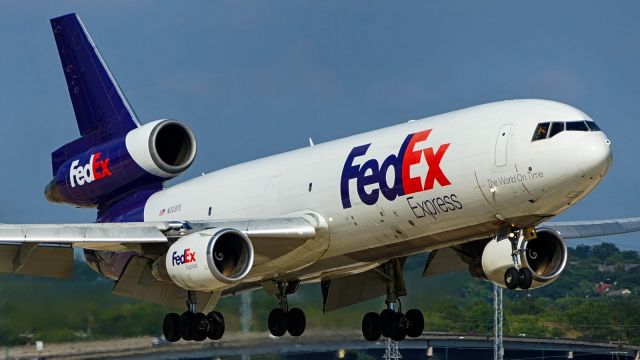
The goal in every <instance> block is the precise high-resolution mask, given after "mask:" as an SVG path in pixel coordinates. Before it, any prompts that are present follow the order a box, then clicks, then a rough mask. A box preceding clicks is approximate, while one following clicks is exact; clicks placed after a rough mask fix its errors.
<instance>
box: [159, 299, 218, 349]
mask: <svg viewBox="0 0 640 360" xmlns="http://www.w3.org/2000/svg"><path fill="white" fill-rule="evenodd" d="M187 308H188V309H187V311H185V312H184V313H182V315H178V314H176V313H170V314H167V315H166V316H165V317H164V321H163V322H162V333H163V334H164V338H165V339H167V341H170V342H176V341H178V340H180V339H184V340H194V341H203V340H205V339H206V338H207V337H208V338H209V339H211V340H219V339H221V338H222V335H224V330H225V324H224V317H223V316H222V314H221V313H219V312H217V311H212V312H210V313H209V314H207V315H205V314H203V313H198V312H196V293H195V291H191V290H189V291H187Z"/></svg>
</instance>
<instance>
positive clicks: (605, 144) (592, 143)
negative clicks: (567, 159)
mask: <svg viewBox="0 0 640 360" xmlns="http://www.w3.org/2000/svg"><path fill="white" fill-rule="evenodd" d="M573 153H574V159H575V161H576V165H577V166H578V168H579V171H580V172H581V174H580V175H582V176H589V177H599V178H602V177H604V175H605V174H606V173H607V171H608V170H609V166H611V158H612V155H611V141H609V139H608V138H607V137H606V136H605V135H604V134H603V133H602V132H590V133H587V134H585V136H584V137H581V138H580V139H578V140H577V141H576V142H575V143H574V148H573Z"/></svg>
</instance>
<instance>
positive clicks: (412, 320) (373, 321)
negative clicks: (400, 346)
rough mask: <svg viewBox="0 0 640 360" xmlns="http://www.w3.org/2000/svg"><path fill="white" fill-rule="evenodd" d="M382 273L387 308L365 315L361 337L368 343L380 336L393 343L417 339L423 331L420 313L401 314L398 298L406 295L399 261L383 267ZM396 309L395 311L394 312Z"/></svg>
mask: <svg viewBox="0 0 640 360" xmlns="http://www.w3.org/2000/svg"><path fill="white" fill-rule="evenodd" d="M382 268H383V272H384V275H385V277H386V278H387V298H386V300H385V303H386V304H387V308H386V309H384V310H382V312H381V313H380V314H378V313H375V312H370V313H367V314H366V315H365V316H364V317H363V318H362V335H363V336H364V338H365V339H366V340H368V341H377V340H378V339H380V337H381V336H384V337H387V338H390V339H391V340H394V341H401V340H404V339H405V338H406V337H407V336H409V337H418V336H420V335H422V332H423V330H424V317H423V315H422V312H421V311H420V310H417V309H411V310H409V311H407V313H406V314H403V313H402V307H401V305H402V304H401V302H400V299H399V297H400V296H405V295H407V291H406V288H405V286H404V279H403V277H402V266H401V264H400V259H394V260H391V261H390V262H388V263H386V264H384V265H383V267H382ZM396 308H397V310H396Z"/></svg>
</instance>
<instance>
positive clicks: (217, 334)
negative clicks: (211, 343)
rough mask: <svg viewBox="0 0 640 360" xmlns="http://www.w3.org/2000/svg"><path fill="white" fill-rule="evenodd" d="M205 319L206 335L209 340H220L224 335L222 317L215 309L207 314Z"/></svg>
mask: <svg viewBox="0 0 640 360" xmlns="http://www.w3.org/2000/svg"><path fill="white" fill-rule="evenodd" d="M207 320H208V321H209V331H208V333H207V336H208V337H209V339H211V340H220V339H221V338H222V335H224V328H225V326H224V317H223V316H222V314H221V313H219V312H217V311H212V312H210V313H209V314H207Z"/></svg>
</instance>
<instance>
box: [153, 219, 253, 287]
mask: <svg viewBox="0 0 640 360" xmlns="http://www.w3.org/2000/svg"><path fill="white" fill-rule="evenodd" d="M162 265H164V269H158V266H160V267H162ZM252 266H253V246H252V245H251V240H249V238H248V237H247V236H246V235H245V234H244V233H243V232H241V231H239V230H236V229H230V228H227V229H211V230H203V231H198V232H196V233H193V234H189V235H186V236H183V237H182V238H180V239H178V240H177V241H176V242H174V243H173V244H172V245H171V246H170V247H169V251H168V252H167V255H166V257H165V259H164V264H162V262H160V261H159V262H156V264H154V275H156V277H158V276H160V277H162V275H160V274H162V273H164V272H165V271H166V275H168V277H169V278H170V279H171V281H172V282H173V283H175V284H176V285H178V286H180V287H181V288H183V289H187V290H202V291H215V290H219V289H221V288H224V287H227V286H228V285H230V284H235V283H237V282H239V281H240V280H242V279H243V278H244V277H245V276H247V274H248V273H249V271H251V268H252ZM162 270H164V271H162Z"/></svg>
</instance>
